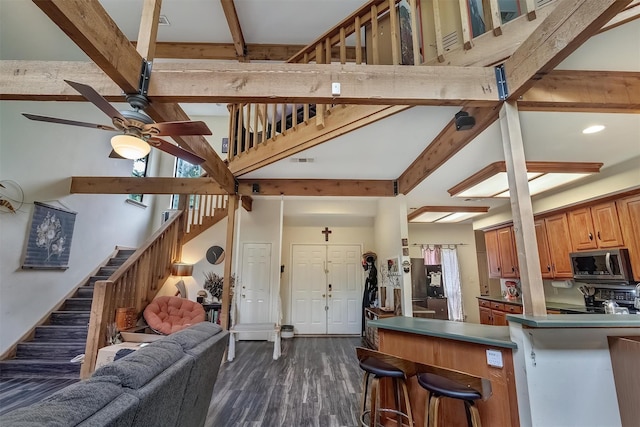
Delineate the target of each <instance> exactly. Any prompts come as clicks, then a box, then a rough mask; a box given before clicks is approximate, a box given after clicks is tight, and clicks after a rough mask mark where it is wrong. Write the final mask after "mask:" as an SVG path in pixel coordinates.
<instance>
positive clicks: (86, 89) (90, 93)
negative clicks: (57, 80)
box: [65, 80, 128, 123]
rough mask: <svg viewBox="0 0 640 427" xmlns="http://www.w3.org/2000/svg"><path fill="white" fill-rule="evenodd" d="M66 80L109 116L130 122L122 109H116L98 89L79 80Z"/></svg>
mask: <svg viewBox="0 0 640 427" xmlns="http://www.w3.org/2000/svg"><path fill="white" fill-rule="evenodd" d="M65 82H66V83H67V84H68V85H69V86H71V87H72V88H74V89H75V90H77V91H78V92H80V95H82V96H84V97H85V99H86V100H87V101H89V102H91V103H92V104H93V105H95V106H96V107H98V108H99V109H100V110H102V112H103V113H105V114H106V115H107V116H109V117H111V118H112V119H113V118H114V117H117V118H119V119H120V120H122V121H123V122H125V123H128V120H127V119H126V118H124V116H123V115H122V114H120V111H118V110H116V109H115V107H114V106H113V105H111V104H110V103H109V101H107V100H106V99H104V98H103V97H102V95H100V94H99V93H98V92H96V90H95V89H94V88H92V87H91V86H89V85H85V84H82V83H78V82H72V81H71V80H65Z"/></svg>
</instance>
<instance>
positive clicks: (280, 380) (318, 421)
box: [206, 337, 362, 427]
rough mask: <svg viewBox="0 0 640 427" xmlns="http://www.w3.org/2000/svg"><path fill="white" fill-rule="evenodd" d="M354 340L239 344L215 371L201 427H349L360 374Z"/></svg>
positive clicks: (354, 419) (356, 340)
mask: <svg viewBox="0 0 640 427" xmlns="http://www.w3.org/2000/svg"><path fill="white" fill-rule="evenodd" d="M359 345H361V339H360V337H345V338H343V337H318V338H316V337H313V338H311V337H296V338H293V339H285V340H282V356H281V357H280V359H278V360H273V359H272V355H273V343H270V342H266V341H239V342H238V343H237V345H236V357H235V359H234V361H233V362H225V363H224V364H223V365H222V367H221V368H220V373H219V375H218V380H217V382H216V386H215V389H214V391H213V398H212V400H211V406H210V407H209V414H208V416H207V422H206V426H207V427H222V426H224V427H258V426H260V427H271V426H274V427H275V426H278V427H279V426H295V427H341V426H346V427H354V426H357V425H359V424H358V416H359V405H360V396H361V390H360V388H361V381H362V374H361V370H360V368H359V367H358V361H357V359H356V352H355V347H357V346H359Z"/></svg>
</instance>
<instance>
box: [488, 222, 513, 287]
mask: <svg viewBox="0 0 640 427" xmlns="http://www.w3.org/2000/svg"><path fill="white" fill-rule="evenodd" d="M484 240H485V244H486V247H487V262H488V264H489V277H504V278H514V277H518V259H517V256H516V248H515V239H514V235H513V227H504V228H499V229H497V230H491V231H487V232H486V233H484Z"/></svg>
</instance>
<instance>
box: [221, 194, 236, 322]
mask: <svg viewBox="0 0 640 427" xmlns="http://www.w3.org/2000/svg"><path fill="white" fill-rule="evenodd" d="M237 207H238V196H236V195H235V194H229V199H228V201H227V209H228V213H227V243H226V248H225V250H224V252H225V257H224V284H223V286H222V309H221V313H220V316H221V317H222V319H221V320H220V325H221V326H222V328H223V329H229V309H230V308H231V274H232V271H231V270H232V267H233V235H234V231H235V225H236V208H237ZM236 292H237V291H236Z"/></svg>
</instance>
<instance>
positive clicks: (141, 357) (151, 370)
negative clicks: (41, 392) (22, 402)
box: [0, 322, 228, 427]
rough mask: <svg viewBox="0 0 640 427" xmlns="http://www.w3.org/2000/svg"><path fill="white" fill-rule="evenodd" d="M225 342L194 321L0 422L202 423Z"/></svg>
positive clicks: (22, 425)
mask: <svg viewBox="0 0 640 427" xmlns="http://www.w3.org/2000/svg"><path fill="white" fill-rule="evenodd" d="M227 341H228V332H227V331H223V330H222V329H221V328H220V326H218V325H215V324H213V323H209V322H202V323H198V324H195V325H193V326H191V327H189V328H187V329H184V330H182V331H180V332H176V333H174V334H171V335H169V336H167V337H164V338H162V339H160V340H157V341H155V342H153V343H150V344H149V345H147V346H145V347H143V348H141V349H139V350H137V351H135V352H133V353H131V354H129V355H127V356H125V357H123V358H122V359H120V360H116V361H115V362H112V363H109V364H107V365H104V366H102V367H101V368H99V369H97V370H96V371H95V372H94V373H93V375H92V376H91V378H89V379H87V380H84V381H80V382H78V383H76V384H73V385H71V386H69V387H66V388H64V389H62V390H60V391H58V392H57V393H55V394H53V395H51V396H49V397H48V398H46V399H44V400H43V401H41V402H39V403H36V404H34V405H30V406H28V407H24V408H20V409H16V410H15V411H12V412H9V413H7V414H5V415H3V416H0V426H12V427H27V426H28V427H36V426H38V427H42V426H47V427H54V426H60V427H70V426H87V427H89V426H96V427H97V426H100V427H103V426H114V427H115V426H117V427H120V426H184V427H195V426H203V425H204V423H205V419H206V416H207V410H208V408H209V402H210V400H211V395H212V393H213V386H214V384H215V382H216V379H217V377H218V370H219V367H220V363H221V361H222V356H223V353H224V350H225V348H226V344H227Z"/></svg>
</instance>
